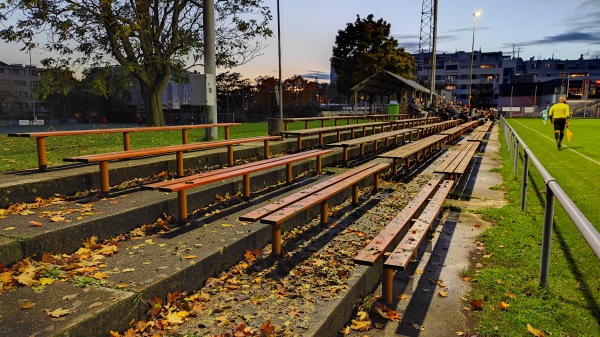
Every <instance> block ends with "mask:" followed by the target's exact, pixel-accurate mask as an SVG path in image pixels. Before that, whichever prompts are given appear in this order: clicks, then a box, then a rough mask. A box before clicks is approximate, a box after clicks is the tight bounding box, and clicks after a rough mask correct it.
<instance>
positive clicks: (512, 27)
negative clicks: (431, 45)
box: [0, 0, 600, 80]
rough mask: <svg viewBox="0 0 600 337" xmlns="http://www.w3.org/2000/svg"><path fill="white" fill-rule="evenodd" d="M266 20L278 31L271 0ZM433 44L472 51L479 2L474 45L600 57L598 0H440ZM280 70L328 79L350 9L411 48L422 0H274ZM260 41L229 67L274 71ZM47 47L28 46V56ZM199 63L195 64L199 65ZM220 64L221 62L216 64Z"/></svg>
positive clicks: (9, 58) (13, 50)
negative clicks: (255, 51)
mask: <svg viewBox="0 0 600 337" xmlns="http://www.w3.org/2000/svg"><path fill="white" fill-rule="evenodd" d="M264 3H265V5H267V6H269V7H270V8H271V11H272V13H273V21H272V23H271V28H272V29H273V31H274V32H275V34H276V33H277V1H276V0H264ZM438 6H439V7H438V34H437V52H438V54H441V53H443V52H447V53H453V52H455V51H466V52H470V51H471V39H472V34H473V13H474V12H476V11H478V10H480V11H481V15H480V16H479V17H478V18H477V26H476V32H475V50H481V51H484V52H494V51H502V52H504V53H505V54H511V53H513V50H514V55H515V56H521V57H522V58H525V59H529V58H531V57H534V58H536V59H539V58H542V59H548V58H551V57H553V56H554V58H556V59H570V60H573V59H577V58H579V57H580V55H581V54H583V57H584V58H598V57H600V0H570V1H564V0H502V1H500V0H478V1H476V0H439V5H438ZM280 9H281V39H282V46H281V48H282V72H283V78H288V77H291V76H292V75H302V76H306V77H308V78H310V79H314V78H315V77H317V78H318V79H319V80H328V79H329V71H330V66H329V59H330V57H331V51H332V47H333V44H334V42H335V37H336V35H337V32H338V30H343V29H345V27H346V24H347V23H350V22H354V21H355V20H356V15H357V14H358V15H360V17H361V18H366V17H367V16H368V15H369V14H373V15H374V20H378V19H379V18H383V19H384V20H385V21H387V22H388V23H390V24H391V30H392V36H393V37H394V38H396V39H397V40H398V42H399V44H400V46H403V47H404V48H405V50H406V51H408V52H411V53H412V52H416V51H417V50H418V45H419V33H420V29H421V10H422V0H368V1H367V0H318V1H317V0H280ZM263 42H264V43H266V44H268V47H267V48H266V49H265V50H264V51H263V55H262V56H259V57H257V58H255V59H254V60H252V61H250V62H249V63H247V64H245V65H243V66H240V67H237V68H234V69H231V71H234V72H239V73H241V74H242V76H243V77H245V78H249V79H254V78H256V77H258V76H261V75H262V76H274V77H277V76H278V65H277V59H278V58H277V36H274V37H273V38H270V39H268V40H266V41H263ZM19 47H20V46H19V45H17V44H5V45H4V46H3V51H2V53H1V55H0V60H1V61H4V62H7V63H15V62H19V63H28V62H29V55H27V54H24V53H23V52H21V51H19ZM45 56H46V55H38V54H36V52H35V51H34V53H33V54H32V62H33V63H34V64H37V65H39V64H40V62H39V60H40V59H42V58H44V57H45ZM198 70H199V71H202V69H201V68H198ZM221 71H225V69H219V72H221Z"/></svg>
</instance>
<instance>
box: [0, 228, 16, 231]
mask: <svg viewBox="0 0 600 337" xmlns="http://www.w3.org/2000/svg"><path fill="white" fill-rule="evenodd" d="M15 228H17V227H6V228H4V229H2V230H3V231H11V230H13V229H15Z"/></svg>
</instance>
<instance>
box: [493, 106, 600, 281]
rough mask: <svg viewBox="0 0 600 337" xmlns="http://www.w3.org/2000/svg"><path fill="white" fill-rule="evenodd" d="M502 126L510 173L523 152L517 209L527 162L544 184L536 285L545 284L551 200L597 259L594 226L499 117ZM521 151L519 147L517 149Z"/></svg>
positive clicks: (598, 238)
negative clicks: (569, 220) (559, 207)
mask: <svg viewBox="0 0 600 337" xmlns="http://www.w3.org/2000/svg"><path fill="white" fill-rule="evenodd" d="M501 120H502V127H503V130H504V139H505V140H506V146H507V147H508V149H509V151H510V161H511V163H512V164H513V165H514V171H513V172H514V176H515V177H517V175H518V172H519V158H520V154H521V152H520V151H522V153H523V175H522V180H521V210H525V207H526V197H527V177H528V170H529V162H531V163H532V164H533V166H535V168H536V169H537V170H538V172H539V173H540V175H541V176H542V178H543V179H544V184H545V185H546V190H545V192H546V202H545V205H544V230H543V234H542V256H541V262H540V287H542V288H547V287H548V272H549V270H550V242H551V240H552V226H553V222H554V220H553V219H554V200H555V198H556V200H558V202H559V203H560V205H561V206H562V207H563V208H564V210H565V212H566V213H567V215H568V216H569V218H570V219H571V220H572V221H573V223H574V224H575V226H576V227H577V229H578V230H579V232H580V233H581V235H583V238H584V239H585V241H587V243H588V245H589V246H590V248H592V250H593V251H594V253H595V254H596V256H597V257H598V258H599V259H600V233H598V230H596V228H594V226H593V225H592V224H591V223H590V221H589V220H588V219H587V218H586V217H585V216H584V215H583V213H581V211H580V210H579V208H577V206H575V203H573V201H572V200H571V198H569V196H568V195H567V194H566V193H565V191H564V190H563V189H562V188H561V187H560V185H559V184H558V183H557V182H556V180H555V179H554V178H553V177H552V176H551V175H550V173H549V172H548V171H547V170H546V168H545V167H544V166H543V165H542V164H541V162H540V161H539V160H538V159H537V158H536V157H535V155H534V154H533V152H532V151H531V150H530V149H529V147H528V146H527V144H525V142H524V141H523V140H522V139H521V137H519V135H517V133H516V132H515V130H514V129H513V128H511V127H510V125H508V123H507V122H506V119H504V118H503V117H502V118H501ZM519 148H520V149H521V150H520V149H519Z"/></svg>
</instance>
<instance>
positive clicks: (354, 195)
mask: <svg viewBox="0 0 600 337" xmlns="http://www.w3.org/2000/svg"><path fill="white" fill-rule="evenodd" d="M352 205H355V206H356V205H358V184H354V185H352Z"/></svg>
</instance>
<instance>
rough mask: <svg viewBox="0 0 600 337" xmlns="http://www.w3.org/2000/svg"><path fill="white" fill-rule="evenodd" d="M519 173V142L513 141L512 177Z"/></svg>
mask: <svg viewBox="0 0 600 337" xmlns="http://www.w3.org/2000/svg"><path fill="white" fill-rule="evenodd" d="M518 173H519V142H515V164H514V170H513V177H515V178H516V177H517V174H518Z"/></svg>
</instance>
